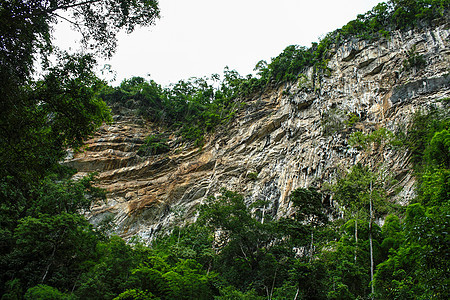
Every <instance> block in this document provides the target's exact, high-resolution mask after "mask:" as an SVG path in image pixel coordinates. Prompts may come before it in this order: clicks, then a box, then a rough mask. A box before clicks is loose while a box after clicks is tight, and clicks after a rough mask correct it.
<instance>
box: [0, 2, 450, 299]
mask: <svg viewBox="0 0 450 300" xmlns="http://www.w3.org/2000/svg"><path fill="white" fill-rule="evenodd" d="M448 7H449V2H448V1H447V0H421V1H410V0H393V1H390V2H388V3H381V4H379V5H377V6H376V7H375V8H374V9H373V10H372V11H371V12H369V13H367V14H365V15H361V16H358V18H357V20H355V21H352V22H350V23H349V24H347V25H346V26H344V27H343V28H342V29H340V30H338V31H335V32H334V33H331V34H328V35H327V36H326V37H325V38H324V39H323V40H322V41H321V42H320V43H318V44H314V45H313V46H312V47H311V48H310V49H306V48H304V47H298V46H289V47H288V48H286V49H285V51H283V53H281V54H280V55H279V56H278V57H276V58H274V59H273V60H272V61H271V62H270V63H265V62H260V63H258V65H257V68H256V69H257V71H258V77H252V76H248V77H247V78H242V77H241V76H240V75H239V74H238V73H237V72H236V71H230V70H228V69H225V72H224V79H223V80H222V81H220V82H219V81H218V76H213V78H211V79H198V78H194V79H190V80H188V81H180V82H178V83H176V84H174V85H172V86H170V87H168V88H162V87H161V86H159V85H157V84H156V83H155V82H153V81H148V82H147V81H145V80H144V79H142V78H139V77H134V78H132V79H129V80H125V81H124V82H122V84H121V85H120V86H119V87H117V88H111V87H106V86H105V85H104V83H103V82H101V81H100V80H99V79H98V78H96V77H95V76H94V74H93V72H92V68H93V66H94V64H95V61H94V59H93V57H92V56H90V55H72V56H70V55H67V54H64V53H62V54H59V60H58V62H56V63H55V64H54V65H51V64H50V63H49V62H48V61H47V62H46V59H45V58H46V57H47V54H49V53H50V52H51V50H52V49H51V48H52V47H51V46H52V45H51V39H50V37H51V36H50V32H51V31H50V28H51V25H52V24H53V23H54V22H55V20H56V18H57V17H58V16H57V15H56V14H58V12H59V11H71V12H72V13H74V17H75V20H78V21H80V22H81V25H80V26H81V28H82V30H83V32H84V33H85V42H87V41H88V40H89V39H91V38H93V39H91V41H93V44H98V43H100V44H102V46H104V47H106V48H107V49H109V50H108V51H106V54H107V55H109V54H110V53H111V52H110V51H112V50H113V49H114V47H115V39H114V33H115V32H116V30H117V29H120V28H126V29H127V30H132V29H133V28H134V26H136V25H139V24H141V25H148V24H150V23H152V22H153V21H154V18H155V17H157V15H158V10H157V6H156V2H155V1H144V0H141V1H122V0H117V1H103V0H99V1H70V3H69V1H32V2H30V1H13V2H11V1H10V2H5V1H4V2H2V3H1V9H0V17H1V18H0V20H1V21H0V30H1V31H0V32H1V34H2V40H1V41H0V43H1V47H0V49H1V50H0V62H1V63H2V68H1V70H0V82H1V84H0V95H1V97H2V98H1V100H2V101H1V104H0V108H1V118H0V128H1V131H0V269H1V270H2V272H1V274H0V294H1V295H2V299H22V298H25V299H213V298H216V299H262V298H264V299H266V298H269V299H325V298H329V299H356V298H359V299H361V298H368V297H372V296H376V297H378V298H381V299H447V298H448V296H449V293H450V292H449V283H450V282H449V278H448V274H449V273H450V272H449V269H450V266H449V258H448V244H449V238H448V228H449V216H450V211H449V199H450V173H449V155H448V153H449V152H450V151H449V150H450V142H449V135H450V134H449V130H450V129H449V119H448V115H449V114H448V111H447V110H446V109H443V110H437V109H432V110H431V111H430V112H428V113H424V112H418V113H417V114H416V115H415V116H414V118H413V120H412V124H411V125H410V126H409V128H408V132H407V133H406V136H405V137H404V139H403V141H402V142H403V143H404V144H405V145H406V146H407V147H408V148H409V149H410V152H411V153H412V159H411V161H412V162H413V163H414V164H415V170H416V173H415V175H416V177H417V182H418V184H417V189H416V191H417V194H418V196H417V198H416V199H415V200H414V201H413V203H411V204H410V205H408V206H407V207H406V208H405V209H404V214H402V213H401V212H400V213H399V211H391V209H390V204H389V203H390V202H389V201H390V194H389V193H388V192H387V190H388V188H389V187H390V185H391V181H390V179H389V176H384V175H383V172H378V173H377V172H375V171H376V169H370V168H369V167H368V166H364V165H362V164H357V165H355V166H354V167H353V168H352V169H351V170H349V172H348V174H344V175H343V176H342V177H341V178H340V179H339V180H338V181H337V183H336V184H334V185H333V187H332V188H331V189H330V193H332V199H333V200H335V201H336V202H337V203H338V204H339V206H340V209H341V211H340V212H341V213H343V218H342V219H337V220H331V218H329V216H330V211H329V210H328V209H327V207H326V206H325V204H324V201H325V199H328V198H326V197H325V195H323V194H322V193H321V191H319V190H317V189H314V188H312V187H308V188H297V189H295V190H294V191H293V192H292V193H291V194H290V195H289V197H288V198H286V201H289V204H290V205H292V206H291V208H292V210H291V212H292V214H291V215H289V216H288V217H286V218H281V219H274V218H273V216H275V215H276V210H277V206H276V204H270V203H267V201H265V199H261V201H258V202H256V203H255V204H254V205H250V206H249V205H247V203H246V201H245V200H246V199H245V196H243V195H240V194H237V193H235V192H232V191H227V190H222V193H221V195H220V196H218V197H210V198H209V199H208V201H206V202H205V203H204V205H202V206H201V207H200V209H199V211H198V215H197V217H198V218H196V219H197V221H196V222H194V223H192V224H186V225H185V226H183V227H178V226H171V227H170V232H167V234H165V235H162V236H159V237H157V239H156V240H154V241H152V243H151V244H150V245H145V244H143V243H139V242H135V243H126V242H125V241H124V240H123V239H121V238H120V237H117V236H112V237H109V238H108V237H106V236H103V235H102V233H101V232H100V231H99V230H98V229H94V228H93V226H92V225H90V224H89V223H88V222H87V220H86V219H85V218H84V216H83V214H82V213H83V212H84V211H86V210H88V209H89V208H90V207H91V205H92V204H93V203H94V202H95V201H98V200H101V199H104V196H105V194H104V191H102V190H100V189H98V188H96V187H95V186H94V185H93V184H94V183H95V175H94V174H91V175H89V176H87V177H85V178H82V179H78V180H73V179H70V177H71V175H72V174H73V170H69V169H68V168H64V167H62V166H60V165H59V162H60V161H61V160H62V159H63V158H64V156H65V151H64V150H65V149H66V148H68V147H72V148H75V149H76V148H78V147H80V145H81V144H82V141H83V139H85V138H86V137H88V136H89V135H90V134H92V133H93V132H94V131H95V130H96V128H97V127H98V126H99V125H100V124H102V123H103V122H104V121H108V120H110V115H109V110H108V108H107V107H106V105H105V103H104V102H103V101H102V100H107V101H108V102H109V103H110V104H111V105H112V106H113V109H129V110H135V111H136V112H137V113H138V114H140V115H142V116H144V117H146V118H149V119H151V120H152V121H153V122H158V123H159V124H161V125H163V126H167V127H168V128H171V129H176V130H178V133H179V134H180V135H181V136H183V137H184V138H185V139H186V140H191V141H194V142H195V141H196V142H197V143H199V144H200V143H201V142H202V139H203V136H204V134H206V133H208V132H211V131H212V130H214V129H215V128H216V127H217V126H220V125H221V124H224V123H226V122H228V121H230V120H231V119H232V118H233V116H234V113H235V111H236V108H237V106H238V105H239V101H238V100H237V99H238V98H239V97H250V96H254V95H255V93H257V92H259V93H262V92H263V91H264V89H265V88H270V87H272V85H274V84H279V83H281V82H285V81H291V80H303V79H304V76H302V75H299V74H302V71H303V70H304V68H307V67H313V69H314V70H315V71H314V74H313V76H312V78H311V85H309V84H308V85H307V86H305V87H304V88H308V89H315V88H317V87H318V86H319V85H320V77H321V76H327V74H328V73H329V72H330V70H329V69H328V68H327V60H328V58H329V56H330V55H331V53H330V51H329V50H330V47H331V45H332V44H333V43H337V44H339V43H342V42H344V41H345V40H348V39H350V38H353V37H355V36H356V37H363V38H368V39H372V38H377V37H380V36H388V35H389V32H391V31H392V30H397V29H401V30H404V29H410V28H418V27H423V26H428V24H429V23H430V22H439V21H440V20H442V16H443V14H444V13H447V12H448ZM106 21H108V22H106ZM105 22H106V23H105ZM84 26H87V27H84ZM105 26H106V27H105ZM83 28H84V29H83ZM105 38H106V39H108V40H107V41H105ZM39 52H40V53H41V54H42V55H44V59H43V62H44V63H43V68H44V71H43V72H42V74H40V76H35V78H36V79H33V80H32V79H31V78H32V77H33V76H32V75H35V74H34V73H33V68H32V65H33V62H34V61H35V59H37V55H38V53H39ZM413 56H414V53H412V52H411V57H413ZM419 62H420V61H419ZM408 64H411V65H415V64H417V60H411V61H410V62H408ZM416 67H417V65H416ZM209 80H216V81H215V83H213V84H211V83H210V81H209ZM308 80H309V79H308ZM443 100H445V99H443ZM116 104H118V105H116ZM341 119H342V121H341V122H340V123H339V124H337V128H340V127H339V126H347V127H352V126H353V125H354V124H355V123H356V122H357V121H358V119H357V116H355V115H352V114H346V113H343V114H342V118H341ZM393 140H395V139H394V136H393V134H392V133H390V132H389V131H387V130H385V129H379V130H375V131H373V132H372V133H370V134H363V133H358V132H355V133H353V134H352V135H351V137H350V141H349V142H350V144H352V145H354V146H358V147H361V149H363V150H365V151H366V152H367V153H366V154H370V153H371V151H372V149H374V147H384V146H392V141H393ZM167 150H168V146H167V143H166V141H165V140H164V137H163V136H160V135H154V136H150V137H148V138H147V141H146V143H145V146H144V147H143V149H142V150H141V151H142V152H141V153H142V154H143V155H154V154H158V153H162V152H164V151H167ZM250 174H252V173H249V175H250ZM251 177H254V179H255V180H256V175H250V179H252V178H251ZM370 203H372V204H373V211H374V214H375V217H377V218H383V217H384V216H385V215H386V214H387V213H389V212H393V213H394V214H391V215H389V216H387V217H386V218H385V222H384V225H383V227H382V228H379V227H378V226H377V224H375V223H373V217H372V216H370V211H372V209H370ZM372 244H373V245H372ZM372 256H373V260H374V263H375V265H377V269H376V273H375V277H374V284H375V288H376V289H375V291H376V295H370V293H371V291H370V289H369V285H370V284H371V283H370V272H369V271H368V270H369V265H370V264H369V259H368V258H369V257H372Z"/></svg>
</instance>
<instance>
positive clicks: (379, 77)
mask: <svg viewBox="0 0 450 300" xmlns="http://www.w3.org/2000/svg"><path fill="white" fill-rule="evenodd" d="M449 34H450V30H449V29H448V28H446V27H445V26H443V27H439V28H435V29H432V30H429V31H410V32H406V33H405V32H404V33H395V34H394V35H392V36H391V37H390V39H382V40H378V41H376V42H372V43H371V42H368V41H360V40H353V41H349V42H348V43H346V44H344V45H342V46H340V47H339V48H335V49H333V51H332V53H331V58H330V61H329V64H328V67H329V68H330V70H329V72H325V73H324V74H323V76H321V78H318V79H315V80H313V76H314V75H313V70H312V69H310V70H305V72H304V76H302V77H301V79H300V80H299V81H298V82H294V83H290V84H284V85H281V86H278V87H277V88H275V89H271V90H265V91H261V93H260V94H258V95H256V96H255V97H254V98H253V99H246V100H245V104H244V107H243V108H242V109H241V110H240V111H239V113H238V115H237V117H236V119H235V120H234V121H233V122H232V123H231V124H228V125H227V126H225V127H223V128H219V129H217V131H216V132H215V133H214V134H213V135H211V136H208V137H207V139H206V144H205V145H204V147H203V148H202V149H198V148H193V147H186V146H185V145H184V146H183V145H180V144H179V143H178V141H177V140H176V139H175V138H173V139H171V142H170V143H171V145H172V151H170V152H169V153H165V154H160V155H154V156H151V157H140V156H138V155H137V154H136V151H137V149H138V147H139V145H141V144H142V143H143V140H144V138H145V136H146V135H149V134H151V133H152V132H156V131H158V128H154V127H152V125H151V124H147V123H145V122H143V121H142V120H138V119H137V118H133V117H130V116H128V117H127V116H116V122H115V123H114V124H112V125H110V126H104V127H102V128H101V129H100V130H99V132H98V133H97V134H96V135H95V136H94V137H93V138H92V139H90V140H89V141H87V148H86V149H87V150H86V151H85V152H83V153H77V154H75V155H74V157H72V158H71V159H69V160H67V161H66V162H65V163H66V164H67V165H70V166H73V167H76V168H77V169H78V170H79V175H83V174H84V173H86V172H92V171H97V172H99V178H100V186H101V187H104V188H106V189H107V191H108V201H107V203H99V204H97V205H96V206H95V207H93V210H92V212H91V213H90V214H89V218H90V220H91V221H92V222H93V223H99V222H101V221H102V220H104V219H105V218H112V219H114V222H115V224H116V226H115V231H116V232H117V233H119V234H120V235H122V236H124V237H130V236H133V235H138V236H141V237H143V238H144V240H145V239H149V238H151V237H152V236H153V235H154V233H155V232H157V231H160V230H164V229H165V228H167V227H168V226H170V225H171V224H173V223H174V222H176V218H175V213H174V212H175V211H178V213H179V212H182V214H183V215H184V217H185V218H186V219H189V218H193V217H195V207H196V206H197V205H198V204H199V203H201V202H202V201H204V200H205V199H206V198H207V197H208V196H210V195H215V194H217V193H219V191H220V189H221V188H227V189H229V190H233V191H237V192H239V193H242V194H243V195H245V199H246V201H248V202H249V203H250V202H254V201H257V200H266V201H268V202H269V204H270V205H269V207H268V208H267V213H271V214H272V215H274V216H275V217H279V216H283V215H287V214H289V212H290V208H291V203H290V202H289V194H290V192H291V191H292V190H293V189H295V188H297V187H308V186H310V185H314V186H316V187H319V188H321V187H323V186H324V185H326V183H332V182H333V181H334V180H335V179H336V177H337V176H338V174H340V173H344V172H346V171H348V170H349V168H351V166H352V165H354V164H355V163H357V162H361V163H363V164H369V163H375V162H377V163H380V162H381V164H382V168H384V169H385V170H389V172H390V174H392V175H393V176H394V177H395V178H396V179H397V180H398V186H399V187H402V188H403V189H402V191H401V192H400V194H398V195H396V196H395V198H394V199H395V201H398V202H400V203H406V202H407V201H408V200H409V199H411V198H412V197H413V196H414V189H413V184H414V178H413V176H412V172H411V170H410V167H411V166H410V163H409V157H408V153H407V152H406V151H405V150H404V149H389V148H380V149H375V150H376V151H375V152H374V154H373V156H371V157H368V156H367V155H366V154H364V153H362V152H360V151H358V150H357V149H355V148H352V147H350V146H349V145H348V143H347V139H348V136H349V135H350V133H351V132H352V131H355V130H360V131H365V132H370V131H371V130H374V129H376V128H380V127H385V128H387V129H389V130H391V131H393V132H397V131H399V130H403V131H404V130H406V128H407V124H408V121H409V119H410V117H411V115H412V114H413V113H414V112H415V111H417V110H418V109H427V108H428V107H430V106H432V105H435V106H441V105H444V104H443V103H442V102H441V101H439V100H441V99H443V98H447V97H450V76H449V71H450V70H449V65H450V64H449V62H450V61H449V59H450V55H449V54H450V47H449ZM411 49H415V52H414V55H422V57H423V59H424V60H425V62H426V65H425V66H424V67H423V68H420V69H418V68H414V67H413V68H410V69H405V68H404V64H403V62H404V61H405V60H406V59H408V55H409V56H410V55H411V53H412V51H411ZM350 113H351V114H354V115H355V116H357V117H358V118H357V122H356V123H354V124H351V125H352V126H349V125H346V121H347V120H348V115H349V114H350ZM331 200H332V199H331Z"/></svg>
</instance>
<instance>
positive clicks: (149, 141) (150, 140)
mask: <svg viewBox="0 0 450 300" xmlns="http://www.w3.org/2000/svg"><path fill="white" fill-rule="evenodd" d="M169 151H170V146H169V145H168V144H167V139H166V138H164V137H163V135H162V134H155V135H149V136H148V137H147V138H146V139H145V142H144V144H142V145H141V147H139V150H138V151H137V154H138V155H140V156H150V155H157V154H163V153H166V152H169Z"/></svg>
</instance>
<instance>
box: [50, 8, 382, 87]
mask: <svg viewBox="0 0 450 300" xmlns="http://www.w3.org/2000/svg"><path fill="white" fill-rule="evenodd" d="M379 2H383V1H381V0H297V1H295V0H226V1H224V0H221V1H219V0H189V1H187V0H160V1H159V5H160V9H161V19H159V20H157V21H156V24H155V25H154V26H151V27H146V28H137V29H136V31H135V32H133V33H132V34H130V35H127V34H119V42H118V48H117V52H116V54H115V55H114V56H113V58H112V59H111V60H109V61H101V65H102V66H103V65H104V64H110V65H111V66H112V69H113V70H114V71H115V72H116V81H115V82H112V85H118V84H119V83H120V82H121V81H122V80H123V79H125V78H131V77H132V76H141V77H144V78H146V79H153V80H155V81H156V82H157V83H159V84H162V85H163V86H165V85H168V84H170V83H175V82H177V81H178V80H180V79H188V78H189V77H193V76H195V77H204V76H210V75H211V74H214V73H218V74H222V73H223V69H224V67H225V66H228V67H229V68H230V69H235V70H237V71H238V72H239V73H240V74H241V75H247V74H249V73H251V72H252V71H253V68H254V66H255V65H256V63H257V62H258V61H260V60H262V59H264V60H266V61H267V62H270V59H271V58H272V57H275V56H277V55H278V54H280V53H281V52H282V51H283V49H284V48H286V46H289V45H293V44H297V45H302V46H307V47H309V46H311V43H312V42H317V41H318V40H319V38H320V37H321V36H323V35H325V34H326V33H328V32H330V31H333V30H335V29H337V28H340V27H342V26H343V25H345V24H346V23H347V22H348V21H350V20H353V19H355V18H356V16H357V15H358V14H361V13H365V12H366V11H368V10H370V9H371V8H373V7H374V6H375V5H376V4H377V3H379ZM69 31H70V29H69V26H68V25H67V24H66V25H64V24H63V23H60V24H58V28H57V30H56V32H55V35H54V36H55V38H56V44H57V45H60V46H61V47H62V48H68V47H71V48H72V49H74V48H76V45H77V44H76V43H75V44H74V39H75V38H74V36H73V35H72V34H70V33H69ZM148 74H150V75H148ZM100 77H101V76H100Z"/></svg>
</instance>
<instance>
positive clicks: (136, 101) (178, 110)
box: [102, 0, 450, 145]
mask: <svg viewBox="0 0 450 300" xmlns="http://www.w3.org/2000/svg"><path fill="white" fill-rule="evenodd" d="M449 8H450V1H449V0H421V1H416V0H414V1H413V0H393V1H388V2H383V3H380V4H378V5H377V6H375V7H374V8H373V9H372V10H371V11H369V12H367V13H365V14H361V15H358V17H357V18H356V19H355V20H353V21H350V22H349V23H348V24H346V25H345V26H343V27H342V28H340V29H337V30H335V31H333V32H331V33H328V34H327V35H326V36H325V37H324V38H323V39H322V40H321V41H320V42H319V43H313V44H312V46H311V47H310V48H307V47H303V46H298V45H290V46H288V47H286V48H285V49H284V50H283V52H282V53H281V54H280V55H278V56H277V57H275V58H273V59H272V60H271V62H270V63H267V62H266V61H260V62H258V63H257V65H256V66H255V71H256V72H257V75H256V76H253V75H247V76H246V77H243V76H241V75H239V74H238V73H237V72H236V71H231V70H229V69H228V68H226V69H225V71H224V76H223V79H222V80H220V76H219V75H217V74H215V75H213V76H212V77H211V78H207V79H203V78H191V79H189V80H181V81H179V82H177V83H175V84H172V85H171V86H169V87H167V88H162V87H161V86H159V85H158V84H157V83H155V82H154V81H148V82H147V81H145V80H144V79H143V78H137V77H135V78H131V79H128V80H124V81H123V82H122V83H121V84H120V86H119V87H116V88H109V89H106V90H104V91H103V92H102V99H103V100H105V101H106V102H107V103H108V104H110V105H112V106H113V107H114V106H115V105H122V106H125V107H127V108H131V109H134V110H137V111H138V114H139V115H141V116H143V117H145V118H148V119H150V120H151V121H154V122H157V123H158V124H160V125H165V126H167V127H168V129H170V130H171V131H174V132H177V133H178V134H180V135H181V136H182V137H183V138H184V139H185V140H187V141H189V140H191V141H194V142H195V143H196V144H197V145H202V141H203V137H204V135H205V134H206V133H208V132H211V131H212V130H213V129H214V128H215V127H216V126H218V125H220V124H223V123H226V122H227V121H229V120H230V119H232V118H233V116H234V114H235V111H236V110H237V109H238V108H239V107H240V106H239V103H238V101H244V99H245V98H246V97H251V96H252V95H255V94H261V93H263V92H264V91H265V90H266V89H271V88H274V87H276V86H277V85H279V84H281V83H283V82H289V81H299V82H300V83H302V84H303V85H304V87H305V88H307V89H311V90H314V91H315V90H317V89H318V88H320V81H321V78H322V77H323V76H327V75H328V74H329V72H330V70H329V68H328V61H329V59H330V57H331V55H333V54H332V53H333V52H332V49H333V48H336V47H339V46H340V45H342V44H344V43H345V42H347V41H349V40H351V39H365V40H376V39H379V38H389V36H390V34H392V32H394V31H396V30H409V29H416V28H426V27H428V26H431V25H436V24H440V23H446V22H448V20H447V19H448V16H447V15H448V11H449ZM411 51H412V52H411V53H410V58H409V59H408V60H406V61H405V63H404V67H405V69H408V68H411V67H416V66H419V67H420V66H421V65H423V64H424V63H425V62H424V61H423V58H422V57H420V56H417V55H415V54H414V53H413V52H414V51H413V50H411ZM308 68H312V70H313V74H312V77H311V78H307V77H306V76H305V75H304V74H303V73H302V72H305V71H306V70H307V69H308Z"/></svg>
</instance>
